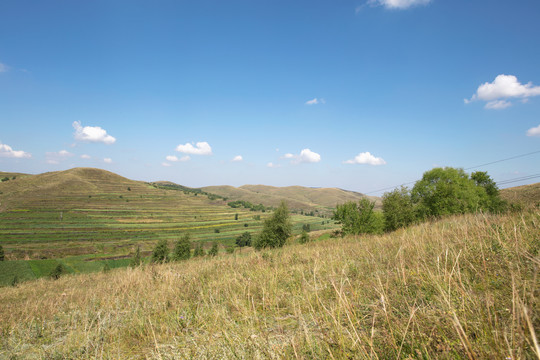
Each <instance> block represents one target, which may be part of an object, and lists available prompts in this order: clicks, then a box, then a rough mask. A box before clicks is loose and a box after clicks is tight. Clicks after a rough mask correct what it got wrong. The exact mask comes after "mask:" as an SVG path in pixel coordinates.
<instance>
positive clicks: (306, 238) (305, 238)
mask: <svg viewBox="0 0 540 360" xmlns="http://www.w3.org/2000/svg"><path fill="white" fill-rule="evenodd" d="M310 240H311V239H310V238H309V234H308V233H307V231H305V230H304V231H302V234H301V235H300V239H298V242H299V243H300V244H305V243H307V242H309V241H310Z"/></svg>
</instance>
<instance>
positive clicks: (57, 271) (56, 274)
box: [49, 263, 66, 280]
mask: <svg viewBox="0 0 540 360" xmlns="http://www.w3.org/2000/svg"><path fill="white" fill-rule="evenodd" d="M65 272H66V269H65V268H64V265H62V264H60V263H59V264H58V265H56V267H55V268H54V269H52V270H51V272H50V273H49V277H51V278H53V279H54V280H58V279H59V278H60V276H62V275H63V274H64V273H65Z"/></svg>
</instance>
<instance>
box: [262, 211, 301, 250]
mask: <svg viewBox="0 0 540 360" xmlns="http://www.w3.org/2000/svg"><path fill="white" fill-rule="evenodd" d="M291 233H292V225H291V219H290V215H289V209H288V208H287V204H286V203H285V202H284V201H282V202H281V204H280V205H279V206H278V207H277V209H276V210H275V211H274V213H273V214H272V216H271V217H270V218H268V219H266V220H265V221H264V224H263V229H262V232H261V234H260V235H259V236H258V238H257V240H256V241H255V244H254V246H255V248H256V249H262V248H267V247H270V248H275V247H282V246H283V245H285V242H286V241H287V239H288V238H289V236H291Z"/></svg>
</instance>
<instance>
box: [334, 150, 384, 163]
mask: <svg viewBox="0 0 540 360" xmlns="http://www.w3.org/2000/svg"><path fill="white" fill-rule="evenodd" d="M343 163H344V164H366V165H385V164H386V161H384V159H383V158H380V157H375V156H373V155H371V153H370V152H369V151H367V152H363V153H360V154H358V155H356V156H355V157H354V159H351V160H346V161H344V162H343Z"/></svg>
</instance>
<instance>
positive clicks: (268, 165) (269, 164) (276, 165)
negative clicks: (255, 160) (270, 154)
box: [266, 162, 281, 168]
mask: <svg viewBox="0 0 540 360" xmlns="http://www.w3.org/2000/svg"><path fill="white" fill-rule="evenodd" d="M266 166H267V167H269V168H278V167H281V165H279V164H274V163H271V162H269V163H268V164H266Z"/></svg>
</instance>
